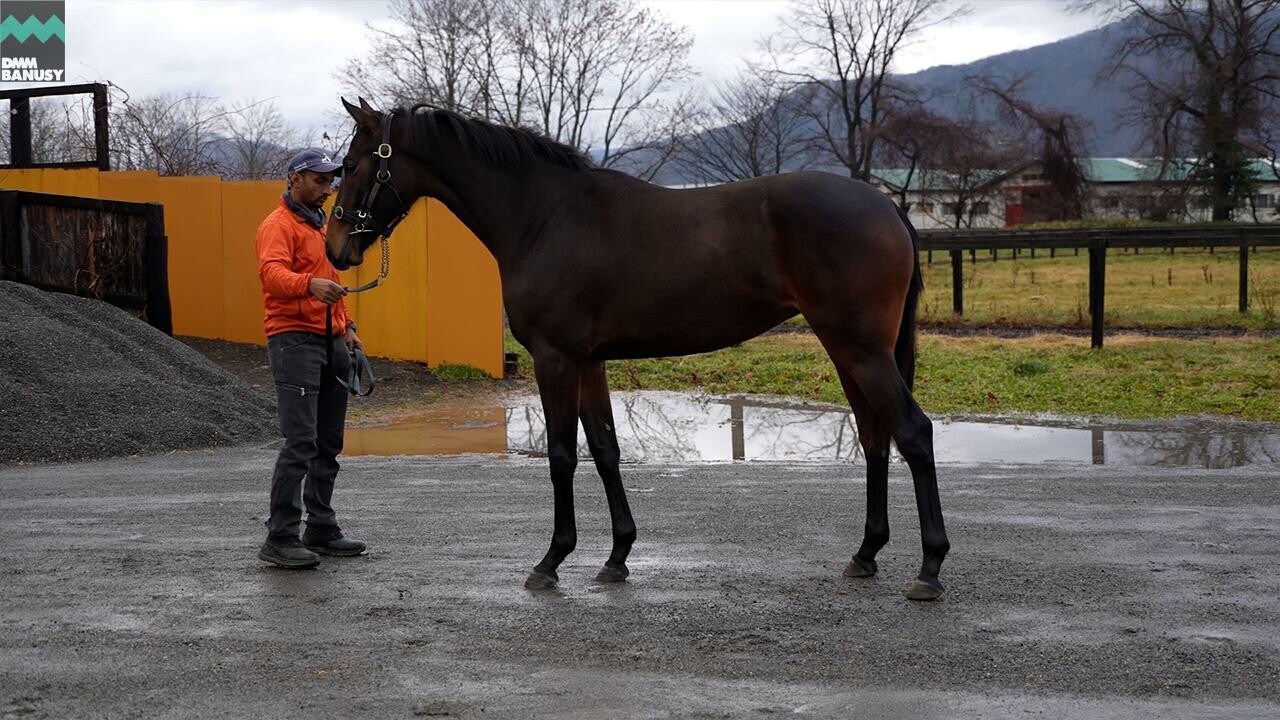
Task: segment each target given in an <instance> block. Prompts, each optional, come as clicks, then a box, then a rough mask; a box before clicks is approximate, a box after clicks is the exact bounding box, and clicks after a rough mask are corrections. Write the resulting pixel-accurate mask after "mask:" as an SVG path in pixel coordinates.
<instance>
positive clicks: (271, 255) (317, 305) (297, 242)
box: [255, 198, 351, 337]
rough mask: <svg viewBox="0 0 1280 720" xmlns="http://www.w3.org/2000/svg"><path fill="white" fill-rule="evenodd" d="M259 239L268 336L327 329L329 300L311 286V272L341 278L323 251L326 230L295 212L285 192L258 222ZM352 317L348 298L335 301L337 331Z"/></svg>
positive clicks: (315, 275) (334, 310)
mask: <svg viewBox="0 0 1280 720" xmlns="http://www.w3.org/2000/svg"><path fill="white" fill-rule="evenodd" d="M255 244H256V246H257V249H258V277H259V278H260V279H261V280H262V304H263V306H264V307H265V308H266V311H267V314H266V322H265V326H266V331H267V337H271V336H272V335H277V334H279V333H282V332H291V331H297V330H301V331H304V332H310V333H315V334H317V335H323V334H324V309H325V304H324V303H322V302H320V301H319V300H317V299H316V298H315V297H313V296H312V295H311V293H310V291H309V290H308V287H309V286H310V284H311V278H313V277H318V278H325V279H327V280H332V281H334V282H341V281H340V280H339V279H338V271H337V270H336V269H334V267H333V264H332V263H330V262H329V256H328V255H326V254H325V245H324V231H323V230H317V229H316V228H315V226H313V225H311V224H309V223H308V222H307V221H305V220H303V219H302V218H300V217H298V216H297V215H295V214H294V213H293V211H291V210H290V209H289V208H288V207H287V206H286V205H285V204H284V198H281V199H280V207H278V208H276V209H275V210H273V211H272V212H271V214H270V215H268V216H267V219H266V220H263V221H262V224H261V225H259V226H258V238H257V241H256V243H255ZM349 322H351V316H350V315H349V314H348V313H347V306H346V304H345V303H343V301H341V300H339V301H338V302H336V303H334V306H333V334H334V335H337V336H339V337H341V336H342V335H343V334H344V333H346V331H347V323H349Z"/></svg>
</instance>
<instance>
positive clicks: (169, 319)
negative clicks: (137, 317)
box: [142, 203, 173, 335]
mask: <svg viewBox="0 0 1280 720" xmlns="http://www.w3.org/2000/svg"><path fill="white" fill-rule="evenodd" d="M146 222H147V237H146V244H145V245H144V246H143V249H142V265H143V270H144V272H145V273H146V283H147V305H146V314H147V323H148V324H150V325H151V326H152V327H154V328H155V329H157V330H159V331H160V332H163V333H165V334H166V335H172V334H173V311H172V307H171V306H170V304H169V238H168V237H167V236H166V235H165V234H164V205H161V204H160V203H147V221H146Z"/></svg>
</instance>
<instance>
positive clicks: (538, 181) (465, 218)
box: [436, 154, 580, 267]
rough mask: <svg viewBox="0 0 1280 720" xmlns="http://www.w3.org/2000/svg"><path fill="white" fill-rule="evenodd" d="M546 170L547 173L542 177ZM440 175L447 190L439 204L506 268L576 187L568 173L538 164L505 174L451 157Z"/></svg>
mask: <svg viewBox="0 0 1280 720" xmlns="http://www.w3.org/2000/svg"><path fill="white" fill-rule="evenodd" d="M544 169H545V170H547V171H548V172H546V173H543V172H540V171H541V170H544ZM436 173H437V176H438V177H439V179H440V181H441V182H442V183H443V184H444V186H445V189H446V190H447V192H446V193H443V195H444V196H443V197H439V198H437V199H438V200H440V201H441V202H443V203H444V204H445V206H446V207H448V208H449V210H450V211H451V212H453V214H454V215H456V216H457V217H458V219H459V220H461V221H462V223H463V224H464V225H466V226H467V228H468V229H470V230H471V232H473V233H475V235H476V237H477V238H479V239H480V242H482V243H484V245H485V247H486V248H488V249H489V252H490V253H491V254H492V255H493V257H494V258H495V259H496V260H497V261H498V264H499V265H500V266H503V267H506V266H510V265H513V264H514V263H517V262H518V261H519V259H520V257H521V256H522V254H523V252H522V251H523V248H524V245H525V244H526V243H528V242H529V240H530V239H531V238H533V237H536V235H537V234H538V232H539V230H540V228H541V227H542V226H543V225H544V224H545V221H546V217H547V215H548V214H549V213H551V212H553V210H554V208H555V207H556V206H557V205H558V203H559V200H558V198H561V197H563V196H564V194H565V193H566V192H571V190H570V189H569V188H568V187H566V183H569V182H572V180H571V179H569V177H568V176H569V174H568V173H561V172H555V171H554V170H553V169H551V168H542V167H540V166H539V165H537V164H534V165H530V166H528V167H524V168H521V169H519V170H504V169H502V168H498V167H496V166H494V165H493V164H491V163H489V162H487V161H483V160H468V159H466V158H465V157H462V156H452V154H451V156H450V157H448V158H446V161H445V162H443V163H441V164H440V166H439V167H437V168H436ZM562 176H564V177H562ZM579 182H580V181H579Z"/></svg>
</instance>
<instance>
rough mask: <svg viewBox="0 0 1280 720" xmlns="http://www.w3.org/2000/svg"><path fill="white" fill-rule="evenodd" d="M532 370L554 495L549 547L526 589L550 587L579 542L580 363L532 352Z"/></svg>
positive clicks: (527, 582)
mask: <svg viewBox="0 0 1280 720" xmlns="http://www.w3.org/2000/svg"><path fill="white" fill-rule="evenodd" d="M533 374H534V376H535V377H536V378H537V380H538V393H539V394H540V395H541V396H542V411H543V414H544V415H545V416H546V421H547V458H548V460H549V461H550V465H551V487H552V490H553V493H554V496H555V527H554V529H553V530H552V532H551V547H550V549H548V550H547V554H546V556H545V557H543V558H542V562H540V563H538V564H537V565H535V566H534V568H533V572H531V573H529V578H528V579H527V580H525V583H524V586H525V587H526V588H528V589H529V590H549V589H551V588H554V587H555V585H556V583H557V582H558V581H559V576H558V575H556V568H557V567H559V566H560V563H561V562H563V561H564V559H565V558H566V557H568V556H569V553H571V552H573V548H574V547H575V546H576V545H577V543H578V528H577V521H576V519H575V518H574V512H573V472H574V470H575V469H576V468H577V467H578V380H579V376H580V374H581V365H579V364H578V363H576V362H574V361H572V360H570V359H568V358H566V357H564V356H562V355H559V354H558V353H551V352H544V353H538V354H535V355H534V361H533Z"/></svg>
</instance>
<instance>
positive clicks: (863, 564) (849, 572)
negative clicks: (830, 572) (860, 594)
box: [844, 555, 879, 578]
mask: <svg viewBox="0 0 1280 720" xmlns="http://www.w3.org/2000/svg"><path fill="white" fill-rule="evenodd" d="M876 570H879V568H878V567H877V566H876V561H875V560H863V559H861V558H859V557H858V556H857V555H854V556H853V559H852V560H850V561H849V564H848V565H845V566H844V576H845V577H850V578H864V577H871V576H872V575H875V574H876Z"/></svg>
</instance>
